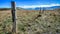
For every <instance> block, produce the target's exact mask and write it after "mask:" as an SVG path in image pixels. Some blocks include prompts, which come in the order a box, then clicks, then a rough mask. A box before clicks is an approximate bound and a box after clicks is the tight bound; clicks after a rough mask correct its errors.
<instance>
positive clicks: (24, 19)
mask: <svg viewBox="0 0 60 34" xmlns="http://www.w3.org/2000/svg"><path fill="white" fill-rule="evenodd" d="M39 12H40V11H37V10H16V16H17V20H16V21H17V34H59V33H60V10H59V11H58V10H48V11H44V12H42V13H41V12H40V13H39ZM38 15H39V16H38ZM35 18H36V19H35ZM11 31H12V17H11V10H3V11H0V34H4V33H6V34H10V33H11Z"/></svg>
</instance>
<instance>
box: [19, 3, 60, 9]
mask: <svg viewBox="0 0 60 34" xmlns="http://www.w3.org/2000/svg"><path fill="white" fill-rule="evenodd" d="M52 6H60V4H50V5H31V6H26V5H24V6H19V7H22V8H35V7H52Z"/></svg>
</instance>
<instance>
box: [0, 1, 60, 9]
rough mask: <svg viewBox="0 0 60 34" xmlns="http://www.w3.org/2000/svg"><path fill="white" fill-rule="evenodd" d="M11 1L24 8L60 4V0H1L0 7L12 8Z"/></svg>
mask: <svg viewBox="0 0 60 34" xmlns="http://www.w3.org/2000/svg"><path fill="white" fill-rule="evenodd" d="M11 1H15V2H16V7H22V8H35V7H51V6H60V0H0V8H10V7H11Z"/></svg>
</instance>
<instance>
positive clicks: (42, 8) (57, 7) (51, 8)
mask: <svg viewBox="0 0 60 34" xmlns="http://www.w3.org/2000/svg"><path fill="white" fill-rule="evenodd" d="M19 9H25V10H53V9H60V6H52V7H36V8H19Z"/></svg>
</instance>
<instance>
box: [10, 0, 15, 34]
mask: <svg viewBox="0 0 60 34" xmlns="http://www.w3.org/2000/svg"><path fill="white" fill-rule="evenodd" d="M11 8H12V9H11V13H12V21H13V27H12V32H13V34H16V7H15V2H14V1H11Z"/></svg>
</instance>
